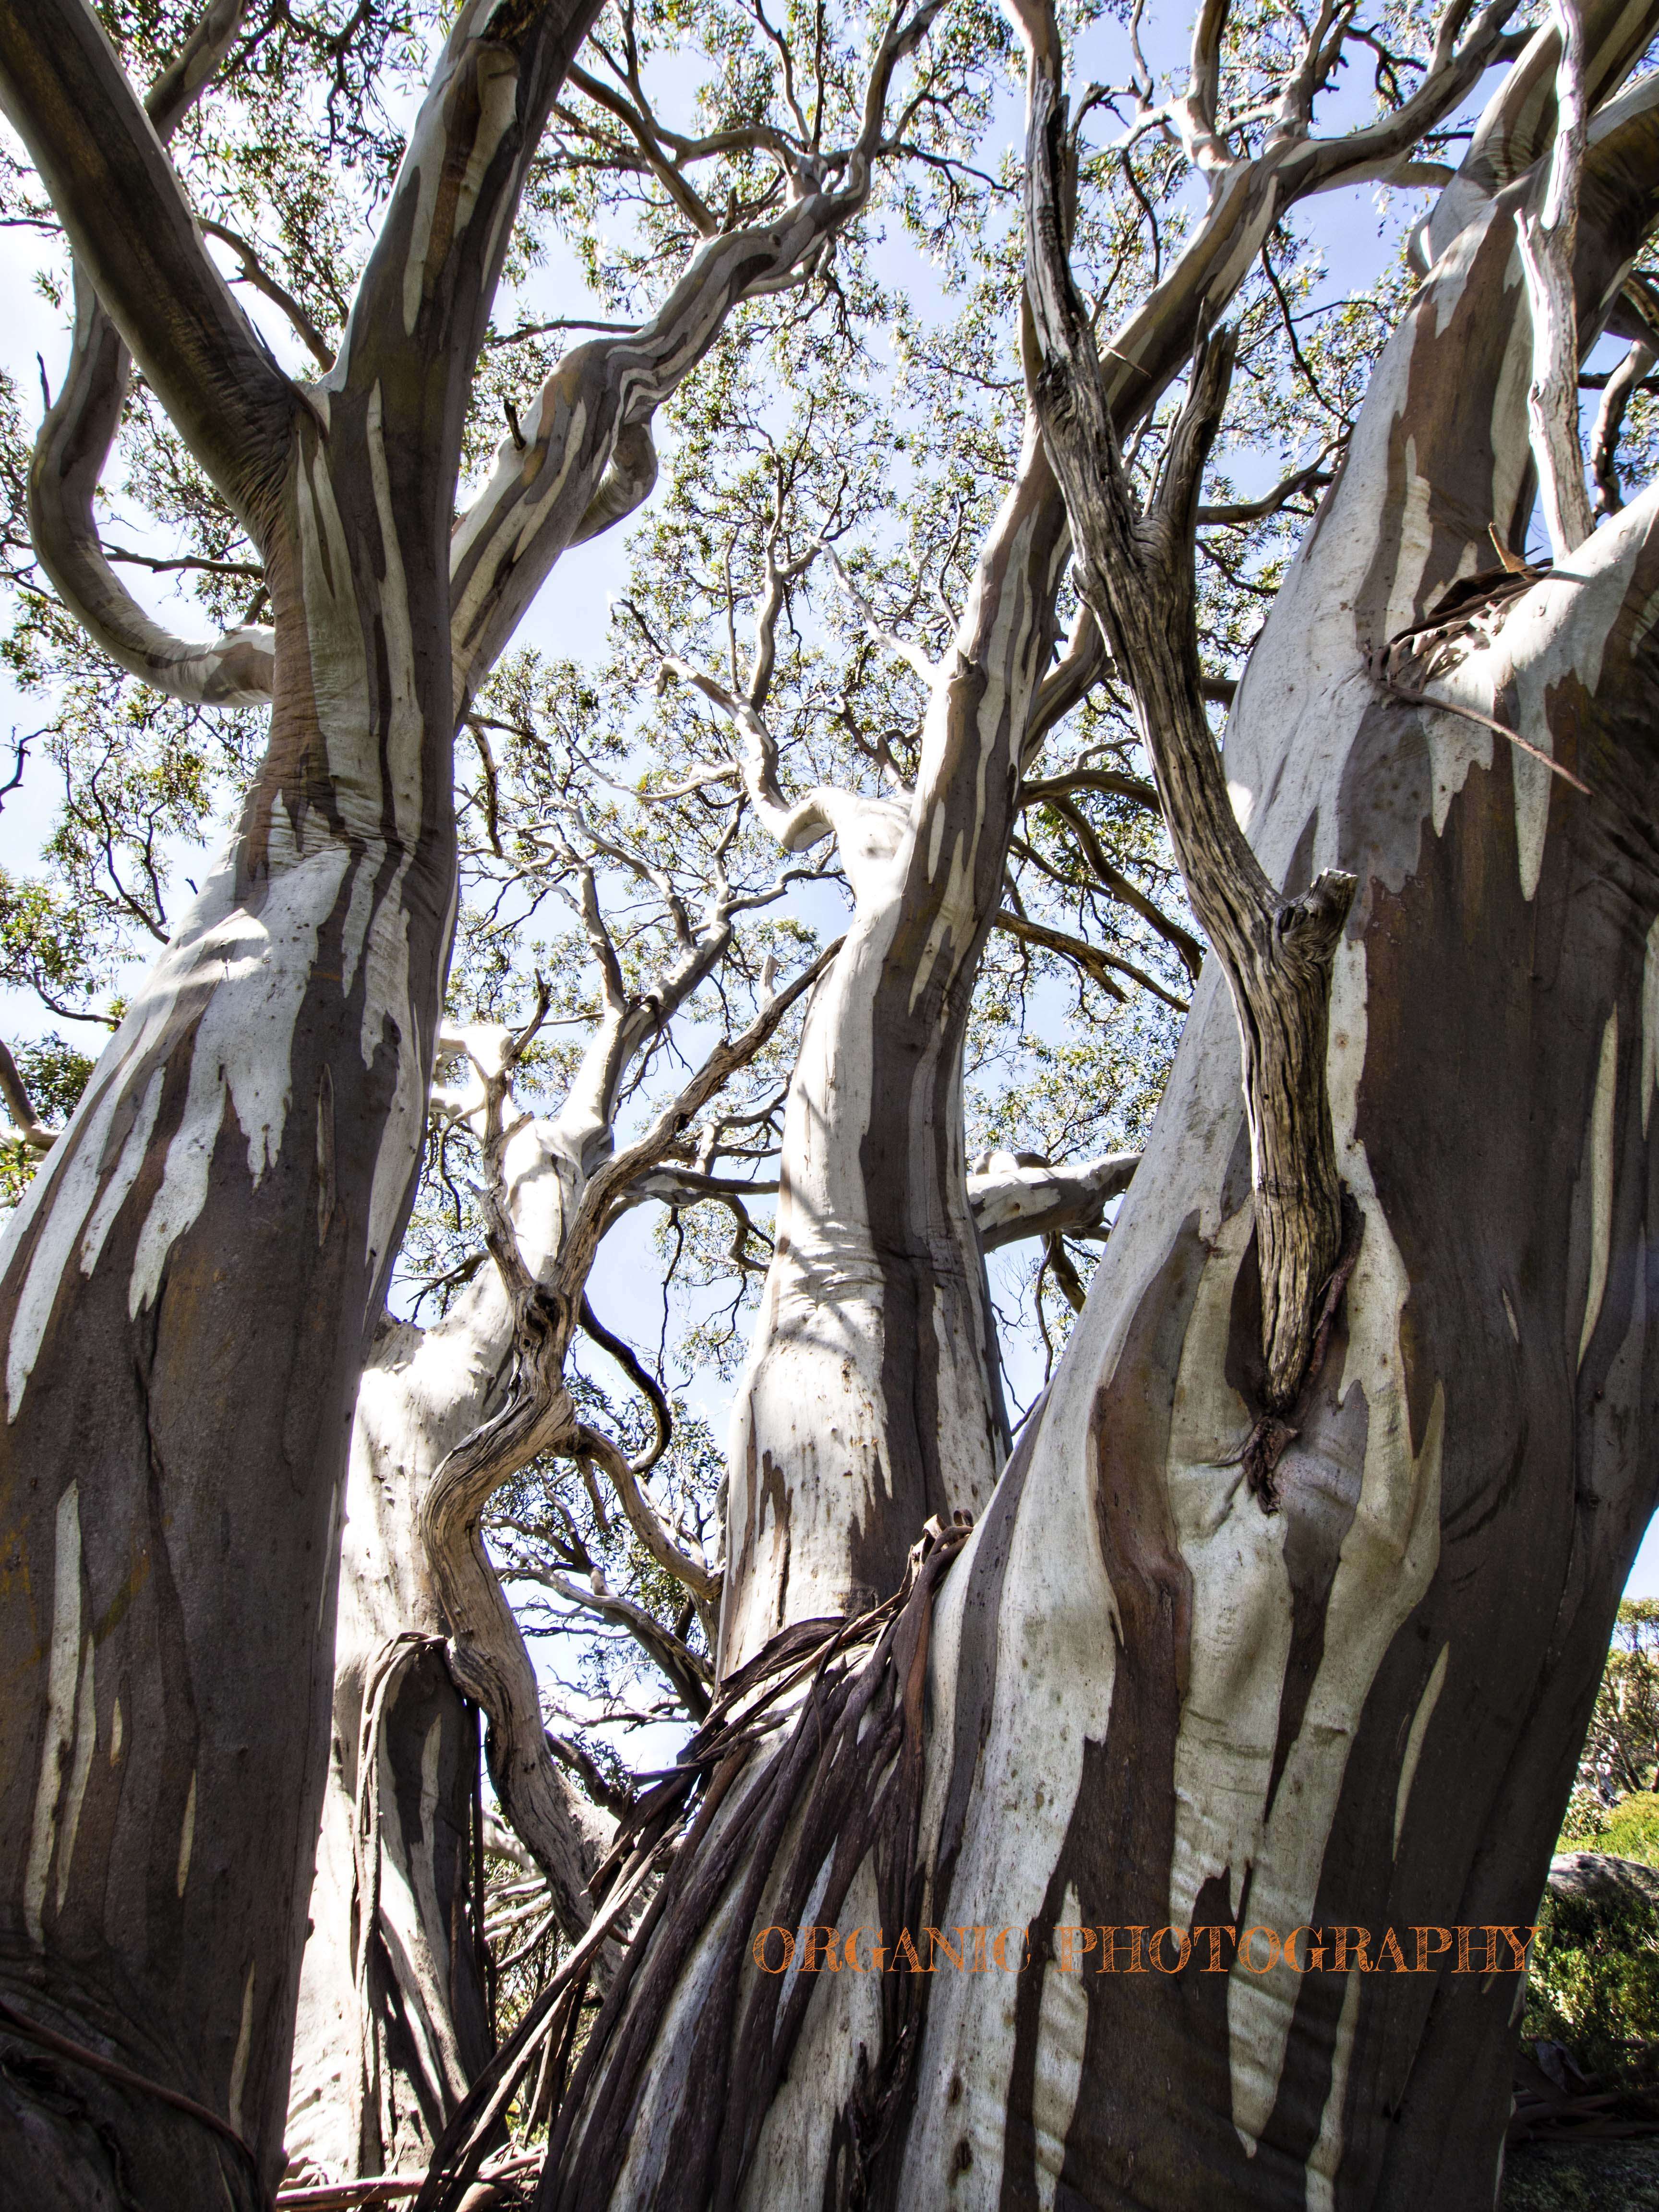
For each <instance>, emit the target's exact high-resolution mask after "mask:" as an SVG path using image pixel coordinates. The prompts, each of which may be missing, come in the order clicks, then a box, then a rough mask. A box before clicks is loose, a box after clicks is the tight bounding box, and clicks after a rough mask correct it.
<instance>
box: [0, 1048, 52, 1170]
mask: <svg viewBox="0 0 1659 2212" xmlns="http://www.w3.org/2000/svg"><path fill="white" fill-rule="evenodd" d="M0 1098H3V1099H4V1100H5V1102H6V1111H7V1113H8V1114H9V1115H11V1118H12V1120H13V1121H15V1123H16V1125H17V1133H18V1135H19V1136H20V1137H21V1139H23V1142H24V1143H25V1144H26V1145H27V1146H28V1147H29V1150H30V1151H31V1152H50V1151H51V1150H52V1146H54V1145H55V1144H56V1143H57V1142H58V1132H57V1130H56V1129H49V1128H47V1127H46V1123H45V1122H44V1121H42V1120H41V1119H40V1115H38V1114H37V1113H36V1112H35V1110H34V1101H33V1099H32V1098H31V1097H29V1088H28V1085H27V1083H25V1082H24V1080H23V1078H22V1076H21V1073H20V1072H19V1070H18V1066H17V1062H16V1061H15V1060H14V1059H13V1058H12V1056H11V1048H10V1047H9V1045H6V1044H5V1043H3V1042H0Z"/></svg>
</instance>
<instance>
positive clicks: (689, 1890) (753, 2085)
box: [537, 1522, 969, 2212]
mask: <svg viewBox="0 0 1659 2212" xmlns="http://www.w3.org/2000/svg"><path fill="white" fill-rule="evenodd" d="M968 1534H969V1530H968V1528H967V1526H966V1524H965V1522H958V1523H957V1524H956V1525H954V1526H953V1527H951V1528H947V1529H940V1528H939V1527H938V1524H937V1523H934V1524H932V1526H931V1527H930V1528H929V1530H928V1532H927V1534H925V1535H924V1536H923V1538H922V1541H921V1542H920V1543H919V1544H918V1545H917V1546H916V1547H915V1549H914V1550H913V1552H912V1553H911V1557H910V1564H909V1567H908V1571H907V1573H906V1576H905V1579H904V1582H903V1583H902V1586H901V1588H900V1589H899V1590H898V1591H897V1592H896V1595H894V1596H892V1597H891V1598H890V1599H888V1600H887V1601H886V1602H885V1603H884V1604H883V1605H880V1606H878V1607H875V1608H874V1609H873V1610H872V1612H870V1613H866V1614H865V1615H863V1616H862V1617H861V1618H860V1619H859V1620H852V1621H834V1622H826V1621H816V1622H802V1623H800V1624H799V1625H798V1626H795V1627H793V1628H791V1629H786V1630H785V1631H784V1632H782V1633H781V1635H780V1636H778V1637H776V1638H774V1640H773V1642H772V1643H771V1644H769V1645H768V1646H767V1648H766V1650H764V1651H763V1653H761V1654H760V1655H758V1656H757V1658H756V1659H755V1660H754V1661H752V1662H750V1665H749V1666H747V1667H745V1668H742V1669H741V1670H740V1671H739V1672H738V1674H734V1675H733V1676H732V1678H731V1680H729V1681H728V1682H727V1684H726V1686H725V1688H724V1689H723V1690H722V1692H721V1693H720V1698H719V1699H718V1700H717V1702H716V1704H715V1706H714V1709H713V1711H711V1713H710V1715H709V1718H708V1721H707V1723H705V1724H704V1726H703V1727H702V1729H700V1730H699V1732H698V1734H697V1735H696V1737H695V1738H694V1739H693V1741H692V1743H691V1745H690V1747H689V1749H688V1750H687V1751H686V1752H685V1753H684V1754H683V1758H682V1761H681V1766H680V1769H679V1770H678V1771H676V1773H675V1774H674V1775H672V1776H671V1777H670V1778H668V1779H667V1780H666V1781H665V1782H664V1783H663V1784H661V1785H660V1786H659V1789H658V1790H656V1791H654V1792H653V1793H652V1794H651V1795H650V1796H647V1798H646V1799H645V1800H644V1801H643V1802H642V1803H641V1807H640V1810H639V1814H638V1825H637V1827H636V1828H635V1830H634V1831H633V1832H631V1834H630V1836H629V1838H628V1839H627V1844H623V1843H619V1844H618V1851H620V1850H622V1849H623V1848H627V1847H629V1845H631V1856H630V1857H629V1861H628V1862H627V1868H628V1869H632V1868H634V1867H635V1866H636V1865H637V1864H638V1863H640V1862H641V1859H642V1858H644V1857H647V1856H648V1855H649V1854H650V1853H651V1852H652V1851H653V1850H654V1849H656V1848H657V1838H659V1836H660V1835H661V1834H662V1833H663V1832H665V1830H666V1829H667V1828H668V1827H669V1826H670V1825H671V1824H672V1823H674V1822H676V1821H677V1820H678V1822H679V1823H680V1824H682V1825H684V1824H685V1823H686V1821H687V1819H688V1815H690V1814H691V1808H693V1807H694V1806H695V1807H696V1811H695V1815H694V1816H692V1817H690V1825H689V1827H688V1828H687V1831H686V1833H685V1838H684V1843H683V1844H681V1845H680V1846H679V1848H678V1850H677V1852H676V1855H675V1858H674V1862H673V1864H672V1867H671V1870H670V1872H669V1875H668V1876H667V1878H666V1879H665V1881H664V1883H663V1885H662V1887H661V1889H660V1891H659V1893H658V1895H657V1896H656V1897H655V1898H654V1899H653V1900H652V1905H651V1908H650V1910H649V1911H648V1913H647V1917H646V1923H645V1924H644V1925H642V1926H641V1931H640V1936H639V1938H638V1939H636V1941H635V1943H634V1944H633V1945H631V1946H630V1948H629V1956H628V1961H627V1967H626V1971H625V1972H624V1973H623V1975H621V1976H619V1977H618V1978H617V1985H616V1986H615V1987H614V1988H613V1989H612V1990H611V1995H610V1996H609V1998H608V1999H607V2000H606V2002H605V2007H604V2008H603V2009H602V2010H601V2012H600V2015H599V2019H598V2021H596V2022H595V2024H594V2027H593V2029H592V2034H591V2036H590V2038H589V2041H588V2045H587V2049H586V2051H585V2052H584V2053H583V2056H582V2059H581V2062H580V2065H579V2066H578V2067H577V2069H576V2071H575V2074H574V2076H573V2078H572V2081H571V2084H570V2088H569V2091H568V2094H567V2096H566V2097H565V2099H564V2100H563V2102H562V2106H561V2108H560V2111H559V2113H558V2117H557V2118H556V2122H555V2124H554V2126H553V2128H552V2130H551V2132H550V2136H549V2148H548V2162H547V2166H546V2168H545V2170H544V2174H543V2178H542V2185H541V2189H540V2191H539V2193H538V2198H537V2203H538V2207H539V2208H540V2212H598V2208H599V2207H601V2206H604V2205H605V2204H608V2203H610V2202H611V2195H612V2192H613V2191H614V2189H615V2187H616V2185H617V2179H618V2177H619V2175H620V2173H621V2172H622V2169H623V2164H624V2162H625V2160H626V2159H627V2155H628V2152H629V2140H630V2132H631V2126H632V2121H633V2114H634V2108H635V2100H636V2096H637V2093H638V2092H639V2090H640V2087H641V2084H642V2082H643V2081H644V2080H645V2077H646V2074H647V2069H648V2068H649V2066H650V2064H651V2061H652V2057H653V2046H654V2045H655V2044H656V2040H657V2035H658V2031H659V2027H660V2026H661V2024H662V2022H663V2020H664V2018H665V2011H666V2008H667V2006H668V2004H669V2002H670V2001H671V1996H672V1995H673V1993H674V1990H675V1987H676V1984H677V1983H678V1979H679V1977H680V1974H681V1972H682V1970H683V1969H684V1967H685V1966H686V1965H687V1964H688V1962H689V1961H690V1959H691V1957H692V1955H693V1954H694V1952H695V1953H699V1954H700V1956H699V1959H698V1973H697V1979H698V1984H699V1993H698V2002H697V2006H696V2015H695V2020H694V2021H688V2023H687V2030H688V2033H689V2036H690V2051H689V2063H688V2065H687V2067H686V2069H685V2074H684V2085H685V2086H684V2089H683V2091H682V2096H681V2105H680V2111H679V2115H678V2124H677V2129H676V2141H677V2155H676V2159H675V2161H674V2170H673V2172H671V2174H670V2175H667V2176H665V2186H664V2187H663V2188H661V2189H659V2192H658V2196H657V2205H658V2207H659V2212H694V2208H704V2207H708V2208H715V2207H719V2208H725V2207H729V2206H732V2205H735V2204H736V2203H738V2199H739V2197H741V2195H742V2191H743V2188H744V2181H745V2179H746V2177H747V2175H748V2172H749V2170H750V2163H751V2160H752V2159H753V2157H754V2154H755V2150H756V2147H757V2142H758V2140H759V2136H760V2131H761V2128H762V2125H763V2122H764V2119H765V2117H766V2114H767V2112H768V2110H769V2107H770V2106H771V2103H772V2100H773V2098H774V2096H775V2093H776V2091H777V2088H778V2086H779V2084H780V2083H781V2081H783V2079H784V2078H785V2076H786V2075H787V2073H788V2070H789V2065H790V2062H791V2059H792V2057H793V2053H794V2050H795V2046H796V2043H797V2041H798V2039H799V2035H800V2033H801V2027H802V2024H803V2022H804V2021H805V2015H806V2008H807V2006H808V2004H809V2003H810V2002H811V1996H812V1991H813V1990H814V1988H815V1986H816V1981H815V1978H814V1977H812V1976H811V1975H808V1974H806V1973H804V1972H796V1973H793V1974H791V1973H787V1972H786V1973H783V1974H778V1973H763V1974H760V1975H758V1976H757V1975H754V1974H751V1973H750V1972H747V1968H748V1964H749V1960H750V1954H751V1950H752V1947H753V1944H754V1942H755V1941H756V1939H757V1936H758V1935H759V1934H760V1933H761V1932H762V1931H763V1929H764V1928H767V1927H774V1926H775V1927H782V1928H787V1929H791V1930H793V1929H798V1928H799V1927H801V1926H802V1925H803V1923H805V1922H806V1921H807V1920H808V1919H809V1918H810V1919H811V1921H813V1922H815V1923H817V1924H819V1925H820V1926H823V1925H827V1926H829V1927H834V1926H836V1924H837V1922H838V1917H839V1915H840V1913H841V1911H842V1906H843V1905H844V1904H845V1902H846V1900H847V1897H848V1892H849V1890H850V1889H851V1887H852V1884H853V1881H854V1875H856V1874H857V1873H858V1871H859V1869H860V1867H861V1866H863V1865H864V1864H865V1863H866V1860H868V1861H869V1862H870V1863H871V1865H872V1870H873V1874H874V1879H875V1891H876V1902H877V1910H878V1920H879V1923H880V1924H881V1926H883V1927H884V1928H896V1927H904V1928H908V1927H911V1926H914V1925H915V1923H917V1921H918V1920H919V1918H920V1915H921V1907H922V1903H923V1898H924V1893H925V1876H924V1871H923V1869H922V1867H921V1863H920V1858H919V1854H918V1838H919V1832H920V1822H921V1792H922V1782H923V1756H922V1718H923V1714H922V1705H923V1691H924V1686H925V1682H926V1675H927V1652H928V1646H929V1640H930V1634H931V1629H932V1623H933V1609H934V1606H935V1603H936V1601H937V1598H938V1593H939V1585H940V1583H942V1581H943V1580H944V1577H945V1575H946V1573H947V1572H948V1571H949V1570H950V1567H951V1562H952V1560H953V1559H955V1557H956V1555H957V1551H958V1550H959V1549H960V1547H961V1546H962V1544H963V1542H964V1541H965V1540H966V1538H967V1536H968ZM871 1644H873V1649H871V1650H869V1651H868V1656H867V1657H865V1658H863V1659H861V1660H860V1659H859V1658H858V1657H857V1656H855V1655H856V1654H857V1653H858V1652H859V1651H860V1650H861V1649H863V1648H865V1647H868V1646H870V1645H871ZM796 1688H799V1689H800V1690H801V1691H802V1692H803V1694H802V1696H801V1697H800V1699H799V1704H798V1705H793V1707H789V1708H787V1709H785V1708H784V1706H783V1701H784V1699H786V1698H787V1695H788V1693H789V1692H790V1691H791V1690H793V1689H796ZM791 1721H793V1726H792V1727H790V1729H789V1734H788V1736H787V1741H785V1742H784V1743H783V1744H782V1745H781V1746H780V1747H779V1748H778V1749H777V1750H776V1751H775V1752H774V1753H773V1754H772V1755H771V1757H770V1758H769V1759H766V1760H765V1761H764V1763H763V1764H759V1765H757V1760H756V1758H755V1757H754V1755H753V1754H755V1753H757V1751H758V1748H759V1745H760V1743H761V1741H763V1738H764V1736H765V1735H768V1734H769V1733H770V1732H772V1731H773V1730H775V1729H778V1728H779V1727H781V1726H782V1725H785V1724H786V1723H789V1722H791ZM734 1884H735V1885H736V1887H735V1892H734V1887H733V1885H734ZM721 1921H723V1922H724V1925H723V1926H717V1923H720V1922H721ZM647 1946H648V1948H647ZM878 1981H879V1984H880V1991H879V1995H880V2008H881V2023H880V2037H879V2043H878V2049H877V2050H876V2051H875V2053H874V2054H873V2057H872V2055H870V2054H869V2053H868V2052H867V2051H864V2050H863V2049H862V2048H861V2049H860V2060H859V2066H858V2071H857V2075H856V2079H855V2082H854V2089H853V2093H852V2094H851V2096H850V2097H849V2098H848V2100H847V2102H846V2104H845V2105H844V2106H842V2109H841V2111H840V2112H838V2113H837V2114H836V2118H835V2121H834V2124H833V2136H834V2142H833V2148H832V2151H831V2154H830V2161H829V2165H830V2172H829V2179H828V2180H827V2182H826V2185H825V2203H826V2205H846V2206H853V2205H859V2204H862V2203H864V2202H865V2201H866V2183H867V2180H868V2177H869V2174H870V2171H871V2168H872V2165H873V2162H874V2160H876V2158H877V2157H878V2154H879V2152H880V2149H881V2147H882V2145H883V2143H884V2142H885V2140H886V2138H887V2136H888V2133H889V2131H890V2127H891V2124H892V2122H893V2119H894V2118H895V2116H896V2113H897V2112H898V2110H899V2108H900V2106H901V2105H902V2101H903V2100H904V2096H905V2093H906V2091H907V2088H908V2083H909V2077H910V2069H911V2067H912V2065H913V2063H914V2061H915V2051H916V2047H917V2044H918V2041H919V2039H920V2034H921V2020H922V2014H923V2008H924V2003H925V1992H926V1988H927V1982H926V1978H925V1977H924V1976H922V1975H920V1974H902V1975H900V1974H892V1975H881V1976H879V1977H878ZM715 2084H719V2085H720V2093H718V2094H716V2093H712V2092H713V2089H714V2085H715Z"/></svg>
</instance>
